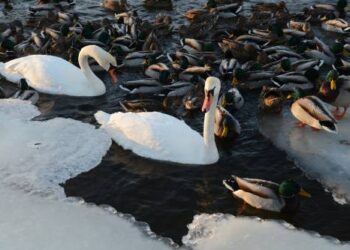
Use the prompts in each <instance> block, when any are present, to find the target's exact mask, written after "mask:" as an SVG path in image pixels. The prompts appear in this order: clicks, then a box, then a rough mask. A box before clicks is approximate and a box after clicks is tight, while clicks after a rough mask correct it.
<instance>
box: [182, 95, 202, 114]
mask: <svg viewBox="0 0 350 250" xmlns="http://www.w3.org/2000/svg"><path fill="white" fill-rule="evenodd" d="M182 103H183V105H184V107H185V109H186V110H190V111H192V110H199V109H200V108H201V106H202V103H203V98H201V97H198V96H192V95H187V96H185V97H184V98H183V99H182Z"/></svg>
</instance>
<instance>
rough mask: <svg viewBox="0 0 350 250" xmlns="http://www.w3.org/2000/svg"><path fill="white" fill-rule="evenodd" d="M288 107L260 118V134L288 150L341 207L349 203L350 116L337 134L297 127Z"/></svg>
mask: <svg viewBox="0 0 350 250" xmlns="http://www.w3.org/2000/svg"><path fill="white" fill-rule="evenodd" d="M296 122H297V120H296V119H294V117H293V116H292V114H291V113H290V111H289V109H288V108H287V107H286V108H285V109H284V112H283V114H282V115H261V116H260V119H259V126H260V130H261V132H262V133H263V134H264V135H265V136H267V137H268V138H269V139H271V140H272V141H273V143H274V144H275V145H276V146H277V147H279V148H281V149H283V150H285V151H286V152H287V154H288V155H289V156H290V157H291V158H292V159H293V160H295V161H296V163H297V165H298V166H299V167H300V168H301V169H302V170H303V171H305V173H306V174H307V175H308V176H309V177H310V178H314V179H317V180H318V181H320V182H321V183H322V185H323V186H324V187H325V188H326V189H328V190H330V191H331V192H332V194H333V197H334V198H335V200H336V201H337V202H339V203H341V204H344V203H349V202H350V161H349V159H350V158H349V154H350V127H349V122H350V118H349V114H347V116H346V117H345V118H344V119H343V120H341V121H339V122H338V131H339V132H338V134H337V135H335V134H330V133H327V132H325V131H313V130H312V129H310V127H305V128H304V129H301V128H297V127H296V126H295V123H296Z"/></svg>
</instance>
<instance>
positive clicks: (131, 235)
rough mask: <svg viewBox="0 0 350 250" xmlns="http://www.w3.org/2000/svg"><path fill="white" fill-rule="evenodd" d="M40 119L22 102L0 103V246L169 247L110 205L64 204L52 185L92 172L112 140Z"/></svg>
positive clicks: (85, 127) (82, 127)
mask: <svg viewBox="0 0 350 250" xmlns="http://www.w3.org/2000/svg"><path fill="white" fill-rule="evenodd" d="M39 114H40V112H39V111H38V110H37V108H36V107H35V106H33V105H31V104H30V103H29V102H25V101H20V100H11V99H2V100H0V121H1V123H0V131H1V132H0V133H1V134H0V135H1V140H0V159H1V166H0V176H1V181H0V200H1V201H2V202H0V212H1V217H0V231H1V232H2V233H1V234H0V244H1V246H0V248H1V249H2V250H16V249H18V250H20V249H28V250H30V249H33V250H34V249H35V250H37V249H46V250H50V249H53V250H54V249H66V250H68V249H170V246H169V243H170V241H167V244H166V243H165V241H166V240H165V239H160V238H157V237H155V235H154V234H152V232H151V231H150V229H149V228H148V226H147V225H146V224H145V223H134V219H133V218H132V217H127V216H124V215H121V214H116V211H115V210H114V209H113V208H111V207H105V209H102V208H101V207H97V206H94V205H89V206H87V205H86V204H85V203H83V202H77V201H76V200H74V199H73V200H72V201H71V202H67V201H66V200H65V199H63V197H64V194H63V192H62V188H61V187H60V186H59V184H60V183H62V182H64V181H66V180H67V179H69V178H71V177H72V176H75V175H77V174H79V173H81V172H83V171H87V170H89V169H91V168H93V167H95V166H96V165H97V164H98V163H99V162H100V161H101V159H102V157H103V156H104V154H105V153H106V152H107V150H108V149H109V147H110V145H111V140H110V138H109V137H108V136H107V135H106V134H105V133H104V132H103V131H101V130H96V129H95V127H94V126H92V125H89V124H84V123H82V122H79V121H75V120H72V119H63V118H55V119H52V120H47V121H32V120H31V118H33V117H36V116H37V115H39ZM23 191H24V192H23ZM44 196H45V197H44ZM46 196H50V197H51V199H48V197H46ZM122 217H125V218H122ZM141 229H142V230H141ZM149 236H152V238H154V239H151V238H150V237H149Z"/></svg>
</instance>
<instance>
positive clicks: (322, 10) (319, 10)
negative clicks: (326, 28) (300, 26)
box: [308, 0, 348, 20]
mask: <svg viewBox="0 0 350 250" xmlns="http://www.w3.org/2000/svg"><path fill="white" fill-rule="evenodd" d="M347 5H348V2H347V0H338V1H337V3H336V4H329V3H326V4H314V5H312V6H311V7H310V10H309V12H308V14H309V15H311V16H312V17H314V19H315V18H316V20H320V19H321V18H322V17H325V16H326V15H328V14H333V15H334V16H336V17H345V14H346V12H345V8H346V6H347Z"/></svg>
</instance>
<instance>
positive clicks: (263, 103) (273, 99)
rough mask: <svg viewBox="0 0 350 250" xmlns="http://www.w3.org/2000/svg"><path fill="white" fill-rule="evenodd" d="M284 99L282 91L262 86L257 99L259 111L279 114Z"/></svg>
mask: <svg viewBox="0 0 350 250" xmlns="http://www.w3.org/2000/svg"><path fill="white" fill-rule="evenodd" d="M284 101H285V98H284V96H283V94H282V91H281V90H280V89H279V88H276V87H266V86H263V88H262V91H261V93H260V97H259V109H260V110H262V111H268V112H273V113H280V112H281V111H282V108H283V104H284Z"/></svg>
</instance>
